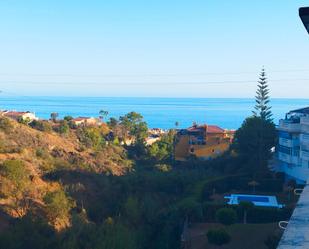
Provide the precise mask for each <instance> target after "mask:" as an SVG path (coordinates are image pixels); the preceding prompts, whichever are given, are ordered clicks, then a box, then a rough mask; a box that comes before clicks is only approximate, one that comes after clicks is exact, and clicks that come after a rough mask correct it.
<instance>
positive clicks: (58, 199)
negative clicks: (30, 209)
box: [44, 190, 74, 220]
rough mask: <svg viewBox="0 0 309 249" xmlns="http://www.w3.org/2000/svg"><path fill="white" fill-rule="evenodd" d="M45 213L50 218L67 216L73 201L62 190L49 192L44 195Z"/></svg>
mask: <svg viewBox="0 0 309 249" xmlns="http://www.w3.org/2000/svg"><path fill="white" fill-rule="evenodd" d="M44 203H45V204H46V213H47V216H48V217H49V219H50V220H55V219H65V218H67V217H68V216H69V212H70V210H71V208H73V207H74V203H73V201H72V200H71V199H69V198H68V197H67V196H66V194H65V193H64V191H63V190H57V191H54V192H49V193H47V194H46V195H45V196H44Z"/></svg>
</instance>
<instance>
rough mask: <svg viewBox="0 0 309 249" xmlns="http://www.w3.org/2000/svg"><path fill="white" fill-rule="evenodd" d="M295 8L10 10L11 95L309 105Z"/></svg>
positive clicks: (5, 68) (0, 18) (5, 39)
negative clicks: (261, 88)
mask: <svg viewBox="0 0 309 249" xmlns="http://www.w3.org/2000/svg"><path fill="white" fill-rule="evenodd" d="M301 6H309V1H291V0H280V1H279V0H277V1H276V0H273V1H269V0H259V1H245V0H233V1H232V0H216V1H208V0H200V1H197V0H190V1H182V0H177V1H174V0H169V1H167V0H154V1H151V0H147V1H146V0H144V1H135V0H130V1H129V0H127V1H125V0H122V1H120V0H118V1H117V0H115V1H104V0H101V1H95V0H92V1H91V0H89V1H78V0H74V1H72V0H66V1H64V0H46V1H41V0H36V1H34V0H27V1H24V0H19V1H18V0H3V1H1V2H0V30H1V32H0V45H1V46H0V58H1V59H0V90H2V91H3V94H11V95H45V96H47V95H59V96H156V97H253V96H254V93H255V85H256V83H255V82H256V80H257V76H258V73H259V71H260V69H261V67H262V66H264V67H265V68H266V70H267V72H268V76H269V84H270V87H271V93H272V96H273V97H290V98H309V96H308V92H309V35H308V34H307V33H306V32H305V29H304V27H303V26H302V24H301V21H300V19H299V17H298V8H299V7H301Z"/></svg>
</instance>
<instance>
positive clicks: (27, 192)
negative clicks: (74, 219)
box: [0, 118, 132, 229]
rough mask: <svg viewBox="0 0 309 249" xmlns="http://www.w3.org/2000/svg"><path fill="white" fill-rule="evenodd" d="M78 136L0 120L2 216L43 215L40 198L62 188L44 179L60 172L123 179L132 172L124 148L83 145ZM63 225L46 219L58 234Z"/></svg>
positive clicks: (41, 199)
mask: <svg viewBox="0 0 309 249" xmlns="http://www.w3.org/2000/svg"><path fill="white" fill-rule="evenodd" d="M84 129H86V128H84ZM81 132H82V130H81V129H70V130H69V132H67V133H66V134H59V133H56V132H54V131H52V130H51V131H39V130H36V129H34V128H31V127H30V126H28V125H25V124H21V123H18V122H16V121H14V120H10V119H3V118H2V119H0V165H1V164H3V166H2V167H1V166H0V171H1V172H2V173H1V174H0V183H1V184H0V187H1V190H0V192H1V196H0V197H1V199H0V205H1V209H2V210H3V211H5V213H6V214H9V215H10V216H12V217H22V216H24V215H25V214H26V213H27V212H28V211H32V212H35V213H39V214H42V215H45V213H46V210H45V203H44V200H43V199H44V196H46V194H48V193H52V192H55V191H61V190H62V189H63V186H62V184H61V183H60V182H57V181H50V180H47V179H46V177H45V176H46V175H47V174H52V173H53V172H56V171H59V170H64V171H74V172H88V173H99V174H111V175H123V174H125V173H126V172H128V171H130V170H131V165H132V164H131V162H130V161H129V160H127V156H126V151H125V150H124V148H122V147H120V146H115V145H109V146H101V147H100V148H98V147H96V148H94V147H93V146H89V145H87V144H86V145H85V143H83V141H81V139H80V133H81ZM19 165H20V167H19ZM0 216H1V214H0ZM2 216H3V215H2ZM3 219H4V218H3ZM56 219H57V217H56ZM64 220H65V221H64V222H62V223H61V222H60V223H59V222H56V223H54V220H52V219H51V223H54V224H55V226H56V228H57V229H61V228H62V227H66V226H67V225H68V224H69V221H68V220H67V219H64ZM0 229H1V227H0Z"/></svg>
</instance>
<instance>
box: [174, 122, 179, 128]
mask: <svg viewBox="0 0 309 249" xmlns="http://www.w3.org/2000/svg"><path fill="white" fill-rule="evenodd" d="M178 126H179V122H178V121H176V122H175V127H176V129H177V128H178Z"/></svg>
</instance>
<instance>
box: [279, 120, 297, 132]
mask: <svg viewBox="0 0 309 249" xmlns="http://www.w3.org/2000/svg"><path fill="white" fill-rule="evenodd" d="M278 129H279V130H284V131H287V132H300V131H301V125H300V123H294V122H292V121H291V120H287V119H281V120H280V121H279V127H278Z"/></svg>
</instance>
